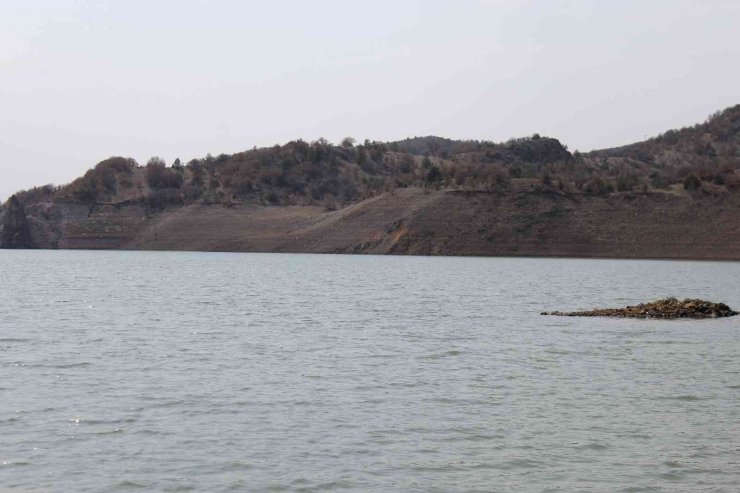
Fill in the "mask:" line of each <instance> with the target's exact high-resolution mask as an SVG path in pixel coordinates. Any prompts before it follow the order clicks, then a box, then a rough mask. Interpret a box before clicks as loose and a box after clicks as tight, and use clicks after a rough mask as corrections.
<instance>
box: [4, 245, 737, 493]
mask: <svg viewBox="0 0 740 493" xmlns="http://www.w3.org/2000/svg"><path fill="white" fill-rule="evenodd" d="M665 296H677V297H701V298H704V299H709V300H712V301H724V302H726V303H728V304H729V305H730V306H732V307H734V308H736V309H737V308H738V307H740V263H713V262H673V261H625V260H585V259H583V260H576V259H521V258H511V259H508V258H506V259H504V258H440V257H436V258H434V257H379V256H334V255H325V256H320V255H277V254H230V253H182V252H89V251H0V491H2V492H7V491H28V492H34V493H38V492H98V491H122V492H123V491H205V492H220V491H379V492H380V491H404V492H406V491H439V492H448V491H461V492H462V491H481V492H489V491H500V492H509V491H525V492H528V491H532V492H546V491H558V492H576V491H593V492H612V491H614V492H620V491H624V492H638V491H661V492H662V491H665V492H684V491H685V492H696V491H712V492H737V491H740V317H736V318H731V319H718V320H704V321H658V320H622V319H593V318H559V317H543V316H540V315H539V313H540V312H541V311H543V310H576V309H590V308H594V307H597V306H622V305H626V304H633V303H639V302H642V301H649V300H653V299H657V298H660V297H665Z"/></svg>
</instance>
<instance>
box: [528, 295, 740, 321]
mask: <svg viewBox="0 0 740 493" xmlns="http://www.w3.org/2000/svg"><path fill="white" fill-rule="evenodd" d="M542 315H554V316H558V317H622V318H666V319H672V318H719V317H734V316H735V315H738V312H736V311H734V310H733V309H731V308H730V307H729V306H727V305H725V304H724V303H712V302H711V301H704V300H697V299H688V298H687V299H685V300H683V301H682V300H679V299H676V298H665V299H662V300H658V301H653V302H652V303H642V304H639V305H636V306H627V307H624V308H597V309H595V310H588V311H582V312H558V311H555V312H542Z"/></svg>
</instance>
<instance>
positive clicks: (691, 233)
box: [27, 187, 740, 260]
mask: <svg viewBox="0 0 740 493" xmlns="http://www.w3.org/2000/svg"><path fill="white" fill-rule="evenodd" d="M35 207H36V208H35V209H32V210H30V211H27V216H28V217H29V223H30V224H31V232H32V236H33V240H34V243H35V245H36V246H39V247H44V248H88V249H100V248H104V249H151V250H203V251H245V252H308V253H376V254H386V253H389V254H414V255H526V256H588V257H626V258H651V257H656V258H657V257H662V258H696V259H734V260H738V259H740V196H738V194H727V193H725V194H715V195H713V194H709V193H704V192H702V193H695V194H689V193H678V192H665V193H647V194H640V193H624V194H611V195H609V196H605V197H596V196H587V195H567V194H563V193H560V192H557V191H553V190H550V191H535V190H531V189H527V188H526V187H519V188H518V189H516V190H512V191H507V192H481V191H478V192H464V191H458V190H440V191H424V190H422V189H417V188H411V189H402V190H397V191H395V192H393V193H386V194H383V195H380V196H377V197H374V198H372V199H368V200H365V201H362V202H359V203H357V204H354V205H351V206H349V207H346V208H344V209H341V210H337V211H326V210H324V209H322V208H320V207H314V206H288V207H286V206H260V205H235V206H232V207H226V206H222V205H209V206H206V205H192V206H188V207H176V208H170V209H166V210H164V211H162V212H159V213H152V212H151V211H150V210H148V209H147V208H146V207H144V206H142V205H141V204H137V203H122V204H117V205H94V206H82V205H80V204H74V203H64V202H60V203H50V204H39V205H36V206H35Z"/></svg>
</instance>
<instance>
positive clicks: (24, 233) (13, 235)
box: [0, 195, 36, 248]
mask: <svg viewBox="0 0 740 493" xmlns="http://www.w3.org/2000/svg"><path fill="white" fill-rule="evenodd" d="M0 217H2V225H1V226H0V248H36V245H35V243H34V242H33V237H32V235H31V225H30V223H29V221H28V217H27V216H26V210H25V208H24V207H23V204H21V202H20V201H19V200H18V197H16V196H15V195H13V196H12V197H10V199H9V200H8V202H7V204H6V205H5V207H4V210H3V212H2V215H1V216H0Z"/></svg>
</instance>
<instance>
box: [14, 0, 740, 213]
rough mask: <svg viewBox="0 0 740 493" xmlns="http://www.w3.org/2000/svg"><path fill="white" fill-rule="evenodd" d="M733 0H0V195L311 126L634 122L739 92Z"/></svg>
mask: <svg viewBox="0 0 740 493" xmlns="http://www.w3.org/2000/svg"><path fill="white" fill-rule="evenodd" d="M738 26H740V1H736V0H733V1H719V0H718V1H711V0H704V1H699V0H697V1H688V0H686V1H684V0H670V1H651V0H639V1H627V0H618V1H617V0H614V1H609V0H598V1H575V0H574V1H524V0H516V1H515V0H512V1H493V0H488V1H482V0H481V1H461V0H455V1H452V0H449V1H433V0H429V1H421V0H419V1H412V0H408V1H405V0H393V1H380V0H373V1H363V2H360V1H350V0H343V1H342V0H336V1H321V0H312V1H305V0H304V1H276V0H270V1H267V0H265V1H262V2H249V1H226V0H224V1H217V0H211V1H206V0H200V1H196V0H192V1H185V0H178V1H175V0H173V1H156V0H147V1H144V0H142V1H133V0H132V1H125V0H118V1H103V0H94V1H83V0H76V1H73V0H0V199H5V198H7V196H9V195H10V194H11V193H12V192H13V191H16V190H17V189H20V188H27V187H31V186H33V185H41V184H44V183H50V182H52V183H57V184H60V183H66V182H68V181H71V180H72V179H73V178H75V177H77V176H79V175H80V174H82V173H83V172H84V171H85V170H86V169H87V168H89V167H91V166H92V165H94V164H95V163H96V162H98V161H100V160H102V159H104V158H106V157H108V156H111V155H123V156H131V157H133V158H135V159H136V160H137V161H139V162H140V163H144V162H146V160H147V159H148V158H149V157H150V156H153V155H159V156H162V157H163V158H165V159H166V160H167V161H168V162H171V161H172V160H174V159H175V158H176V157H180V158H181V159H182V160H183V161H187V160H189V159H191V158H194V157H202V156H204V155H205V154H206V153H209V152H210V153H212V154H214V155H215V154H219V153H222V152H227V153H230V152H236V151H240V150H244V149H248V148H251V147H253V146H255V145H256V146H265V145H272V144H275V143H283V142H286V141H289V140H292V139H297V138H303V139H306V140H314V139H316V138H318V137H321V136H323V137H326V138H327V139H329V140H331V141H334V142H337V141H339V140H340V139H341V138H342V137H344V136H347V135H350V136H354V137H355V138H357V139H358V140H362V139H365V138H369V139H371V140H395V139H401V138H405V137H409V136H415V135H429V134H435V135H441V136H446V137H452V138H473V139H487V140H494V141H500V140H506V139H508V138H510V137H515V136H523V135H531V134H532V133H535V132H539V133H541V134H543V135H549V136H553V137H557V138H559V139H560V140H561V141H563V142H564V143H565V144H567V145H568V146H569V147H570V148H571V149H580V150H584V151H585V150H590V149H593V148H602V147H611V146H616V145H620V144H626V143H629V142H633V141H636V140H641V139H643V138H644V137H645V136H646V135H648V136H649V135H654V134H656V133H659V132H662V131H663V130H666V129H668V128H672V127H681V126H684V125H688V124H693V123H697V122H699V121H703V120H704V119H705V118H706V117H707V116H708V115H709V114H710V113H711V112H713V111H715V110H718V109H721V108H724V107H726V106H730V105H733V104H736V103H740V97H739V96H740V31H739V29H740V28H739V27H738Z"/></svg>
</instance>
